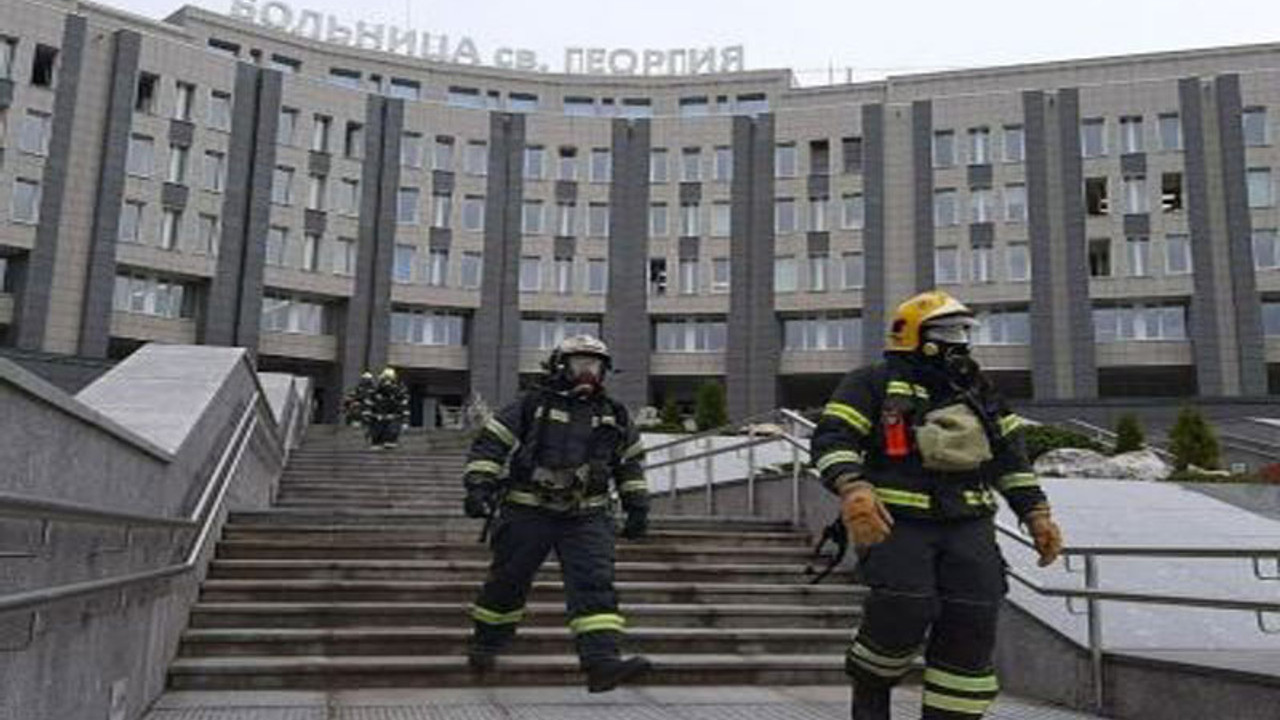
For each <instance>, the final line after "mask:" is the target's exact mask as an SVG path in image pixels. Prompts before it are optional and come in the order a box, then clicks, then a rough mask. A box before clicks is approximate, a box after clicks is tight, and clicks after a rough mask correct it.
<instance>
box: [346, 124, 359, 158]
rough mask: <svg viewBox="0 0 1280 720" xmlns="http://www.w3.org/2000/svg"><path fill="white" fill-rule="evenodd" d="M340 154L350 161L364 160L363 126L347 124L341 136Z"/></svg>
mask: <svg viewBox="0 0 1280 720" xmlns="http://www.w3.org/2000/svg"><path fill="white" fill-rule="evenodd" d="M342 154H343V155H345V156H346V157H348V158H350V159H352V160H361V159H363V158H364V125H362V124H361V123H358V122H348V123H347V129H346V131H345V132H344V133H343V135H342Z"/></svg>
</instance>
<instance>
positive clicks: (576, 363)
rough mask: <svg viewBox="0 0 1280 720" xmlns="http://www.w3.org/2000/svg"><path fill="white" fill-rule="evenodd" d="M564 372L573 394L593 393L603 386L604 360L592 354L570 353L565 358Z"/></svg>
mask: <svg viewBox="0 0 1280 720" xmlns="http://www.w3.org/2000/svg"><path fill="white" fill-rule="evenodd" d="M565 374H566V375H567V376H568V379H569V383H568V384H569V385H570V387H571V388H572V390H571V392H573V393H574V394H575V395H591V394H594V393H596V392H598V391H599V390H600V389H601V388H602V387H603V386H604V360H603V359H601V358H598V357H594V356H592V355H570V356H569V357H568V358H566V359H565Z"/></svg>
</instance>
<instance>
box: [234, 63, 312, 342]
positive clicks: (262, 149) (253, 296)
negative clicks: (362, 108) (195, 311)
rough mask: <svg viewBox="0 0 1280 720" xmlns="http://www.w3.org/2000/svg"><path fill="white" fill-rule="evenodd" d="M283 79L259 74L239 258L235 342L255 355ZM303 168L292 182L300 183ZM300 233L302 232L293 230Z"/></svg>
mask: <svg viewBox="0 0 1280 720" xmlns="http://www.w3.org/2000/svg"><path fill="white" fill-rule="evenodd" d="M282 86H283V79H282V76H281V74H280V72H279V71H277V70H260V71H258V82H257V87H258V93H257V117H256V118H255V120H254V134H253V170H252V172H251V173H250V175H249V193H250V194H249V197H250V201H249V204H248V208H247V212H246V220H245V238H244V251H243V253H242V254H241V264H240V290H239V295H238V298H237V302H236V306H237V310H236V340H235V344H236V345H237V346H239V347H243V348H248V349H249V351H250V352H251V353H256V352H257V351H258V336H259V335H260V334H261V330H262V290H263V270H264V268H265V267H266V254H267V232H268V230H269V229H270V227H271V184H272V180H273V177H274V174H275V169H276V128H277V126H278V125H279V123H280V99H281V93H282ZM302 175H303V173H302V168H297V171H296V173H295V176H294V177H295V182H298V183H301V176H302ZM295 231H298V232H301V228H295Z"/></svg>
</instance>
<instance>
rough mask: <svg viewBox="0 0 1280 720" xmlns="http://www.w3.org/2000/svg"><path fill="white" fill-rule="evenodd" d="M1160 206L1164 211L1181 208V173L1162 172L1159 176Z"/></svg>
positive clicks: (1173, 210)
mask: <svg viewBox="0 0 1280 720" xmlns="http://www.w3.org/2000/svg"><path fill="white" fill-rule="evenodd" d="M1160 207H1162V208H1163V209H1164V211H1165V212H1177V211H1178V210H1181V209H1182V173H1176V172H1173V173H1164V174H1162V175H1161V176H1160Z"/></svg>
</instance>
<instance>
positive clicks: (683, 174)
mask: <svg viewBox="0 0 1280 720" xmlns="http://www.w3.org/2000/svg"><path fill="white" fill-rule="evenodd" d="M680 179H681V180H682V181H684V182H699V181H701V180H702V148H696V147H694V148H685V149H684V150H683V151H682V152H681V153H680Z"/></svg>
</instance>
